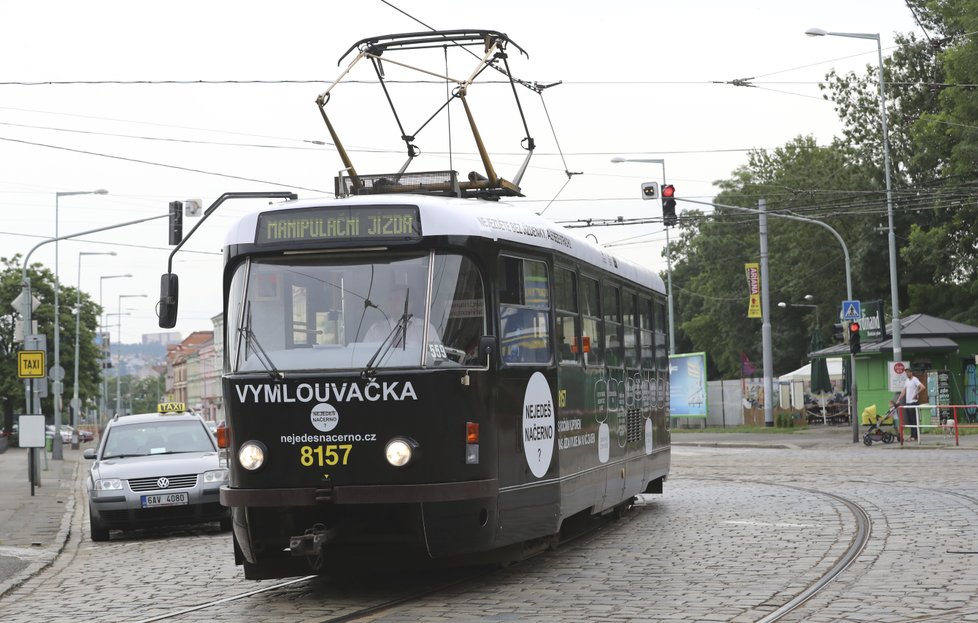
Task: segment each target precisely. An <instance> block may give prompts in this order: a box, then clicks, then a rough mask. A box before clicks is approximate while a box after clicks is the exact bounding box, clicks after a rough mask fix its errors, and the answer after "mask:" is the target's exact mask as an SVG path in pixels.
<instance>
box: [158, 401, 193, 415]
mask: <svg viewBox="0 0 978 623" xmlns="http://www.w3.org/2000/svg"><path fill="white" fill-rule="evenodd" d="M186 410H187V405H186V403H183V402H161V403H159V404H158V405H156V412H157V413H183V412H185V411H186Z"/></svg>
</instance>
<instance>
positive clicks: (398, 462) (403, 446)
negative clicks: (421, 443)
mask: <svg viewBox="0 0 978 623" xmlns="http://www.w3.org/2000/svg"><path fill="white" fill-rule="evenodd" d="M417 448H418V444H417V443H416V442H415V441H414V440H412V439H406V438H404V437H395V438H394V439H391V440H390V441H388V442H387V446H386V447H385V448H384V456H386V457H387V462H388V463H390V464H391V465H393V466H394V467H404V466H405V465H407V464H408V463H410V462H411V460H412V459H413V458H414V451H415V450H417Z"/></svg>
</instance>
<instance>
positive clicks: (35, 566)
mask: <svg viewBox="0 0 978 623" xmlns="http://www.w3.org/2000/svg"><path fill="white" fill-rule="evenodd" d="M80 467H81V463H80V462H79V461H76V462H75V468H74V470H73V471H72V474H71V478H70V479H69V480H68V481H67V482H66V481H64V480H62V481H60V483H59V486H60V487H65V486H66V485H67V486H69V487H70V489H71V495H70V496H68V498H67V499H66V500H65V509H64V512H63V513H62V515H61V525H60V526H59V527H58V533H57V534H56V535H55V537H54V542H53V543H51V544H50V545H48V546H47V547H45V548H44V549H41V550H38V556H37V560H35V561H34V562H32V563H30V564H29V565H27V566H26V567H25V568H24V569H23V570H21V571H20V573H16V574H14V575H13V576H12V577H11V578H10V579H8V580H5V581H3V582H0V598H2V597H3V596H4V595H6V594H7V593H9V592H10V591H12V590H13V589H15V588H17V587H18V586H20V585H21V584H23V583H24V582H26V581H27V580H29V579H31V578H32V577H33V576H35V575H36V574H38V573H40V572H41V571H43V570H44V569H46V568H47V567H48V566H49V565H51V563H53V562H54V561H55V559H57V557H58V555H59V554H60V553H61V552H62V550H64V548H65V544H66V543H67V542H68V537H69V536H71V522H72V518H73V516H74V514H75V503H76V500H75V496H76V494H77V492H76V490H75V488H76V486H77V480H78V470H79V469H80Z"/></svg>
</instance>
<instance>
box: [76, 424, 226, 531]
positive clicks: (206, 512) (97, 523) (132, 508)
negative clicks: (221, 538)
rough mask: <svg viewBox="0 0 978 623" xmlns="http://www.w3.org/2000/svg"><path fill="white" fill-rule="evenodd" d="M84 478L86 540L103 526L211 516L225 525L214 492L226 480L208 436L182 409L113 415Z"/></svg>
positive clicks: (134, 525)
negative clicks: (88, 532)
mask: <svg viewBox="0 0 978 623" xmlns="http://www.w3.org/2000/svg"><path fill="white" fill-rule="evenodd" d="M83 456H84V457H85V458H86V459H92V460H94V463H92V467H91V469H90V470H89V478H88V481H87V483H86V488H87V489H88V499H89V521H90V528H91V537H92V540H93V541H106V540H108V538H109V531H110V530H111V529H122V530H129V529H134V528H140V527H154V526H162V525H179V524H196V523H205V522H212V521H216V522H219V523H220V526H221V529H222V530H230V529H231V515H230V509H228V508H226V507H223V506H221V504H220V502H219V500H218V492H219V490H220V488H221V485H223V484H226V483H227V480H228V470H227V467H226V465H222V464H221V458H220V455H219V453H218V448H217V444H216V442H215V440H214V436H213V435H212V434H211V433H210V431H209V430H208V429H207V426H205V424H204V420H203V419H201V417H200V416H198V415H195V414H192V413H186V412H164V413H144V414H139V415H128V416H121V417H120V416H116V417H115V418H113V419H112V420H110V421H109V423H108V424H107V425H106V427H105V430H104V431H103V433H102V438H101V441H100V443H99V446H98V448H89V449H87V450H85V452H84V455H83Z"/></svg>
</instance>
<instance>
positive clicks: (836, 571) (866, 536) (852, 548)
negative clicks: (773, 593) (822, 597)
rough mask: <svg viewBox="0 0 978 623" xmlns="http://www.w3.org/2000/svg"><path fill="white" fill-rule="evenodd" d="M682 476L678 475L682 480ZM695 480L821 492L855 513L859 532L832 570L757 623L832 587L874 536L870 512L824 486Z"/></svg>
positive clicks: (767, 622) (777, 618)
mask: <svg viewBox="0 0 978 623" xmlns="http://www.w3.org/2000/svg"><path fill="white" fill-rule="evenodd" d="M678 479H679V478H677V480H678ZM693 479H694V480H712V481H717V482H728V483H736V484H758V485H764V486H769V487H779V488H784V489H792V490H794V491H801V492H804V493H807V494H811V495H819V496H825V497H829V498H832V499H833V500H836V501H837V502H839V503H840V504H842V505H844V506H845V507H846V508H847V509H848V510H849V512H850V513H851V514H852V516H853V519H854V520H855V526H856V529H855V532H854V533H853V535H852V537H851V539H850V542H849V546H848V547H847V548H846V551H845V552H843V553H842V555H841V556H839V557H838V558H837V559H836V561H835V562H834V563H833V564H832V566H831V567H829V569H828V570H827V571H826V572H825V573H823V574H822V575H821V576H819V577H818V578H816V579H815V580H814V581H812V582H810V583H809V584H808V586H807V587H806V588H805V589H803V590H802V591H801V592H799V593H797V594H795V595H794V596H792V597H791V598H790V599H789V600H788V601H787V602H785V603H784V604H782V605H781V606H778V607H777V608H776V609H775V610H773V611H771V612H769V613H768V614H766V615H764V616H763V617H761V618H760V619H757V621H756V623H774V622H775V621H780V620H781V619H783V618H784V617H786V616H788V615H789V614H791V613H793V612H795V611H797V610H798V609H799V608H801V607H802V606H804V605H805V604H806V603H808V602H809V601H810V600H811V599H812V598H814V597H815V596H817V595H818V594H819V593H821V592H822V591H823V590H824V589H825V587H826V586H828V585H829V584H830V583H831V582H832V581H833V580H835V579H836V578H838V577H839V576H840V575H842V574H843V573H844V572H845V571H846V569H848V568H849V566H850V565H851V564H852V563H853V562H855V560H856V559H857V558H858V557H859V555H860V554H861V553H862V552H863V550H864V549H865V548H866V545H867V544H868V543H869V540H870V537H871V535H872V519H871V518H870V516H869V513H868V512H867V511H866V509H864V508H863V507H862V506H860V505H859V504H857V503H856V502H853V501H852V500H850V499H848V498H846V497H844V496H841V495H838V494H835V493H829V492H827V491H822V490H820V489H813V488H810V487H801V486H798V485H786V484H784V483H779V482H770V481H766V480H741V479H735V478H722V477H714V478H710V477H697V478H693Z"/></svg>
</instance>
